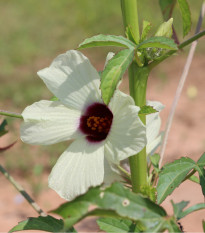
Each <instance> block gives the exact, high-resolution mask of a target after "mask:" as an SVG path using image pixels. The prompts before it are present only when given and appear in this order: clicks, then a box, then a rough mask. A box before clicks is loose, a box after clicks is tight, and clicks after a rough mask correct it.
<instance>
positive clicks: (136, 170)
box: [121, 0, 149, 193]
mask: <svg viewBox="0 0 205 233" xmlns="http://www.w3.org/2000/svg"><path fill="white" fill-rule="evenodd" d="M121 7H122V15H123V22H124V27H125V29H126V27H127V26H130V27H131V29H132V32H133V35H134V37H135V41H136V42H137V43H138V42H139V40H140V35H139V25H138V13H137V1H136V0H121ZM128 72H129V87H130V95H131V96H132V97H133V99H134V100H135V104H136V105H137V106H143V105H145V104H146V89H147V78H148V74H149V70H148V68H146V67H139V66H138V65H137V64H136V63H135V62H132V64H131V66H130V68H129V70H128ZM141 120H142V122H143V123H144V124H146V118H145V116H142V117H141ZM129 162H130V171H131V181H132V190H133V192H136V193H138V192H140V190H141V187H142V186H145V185H146V184H147V159H146V148H144V149H143V150H142V151H141V152H140V153H138V154H136V155H133V156H131V157H130V158H129Z"/></svg>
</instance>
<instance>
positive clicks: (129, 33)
mask: <svg viewBox="0 0 205 233" xmlns="http://www.w3.org/2000/svg"><path fill="white" fill-rule="evenodd" d="M125 34H126V36H127V38H128V39H129V40H131V41H132V42H133V43H135V44H138V43H137V40H136V39H135V37H134V33H133V31H132V28H131V27H130V26H128V27H126V30H125Z"/></svg>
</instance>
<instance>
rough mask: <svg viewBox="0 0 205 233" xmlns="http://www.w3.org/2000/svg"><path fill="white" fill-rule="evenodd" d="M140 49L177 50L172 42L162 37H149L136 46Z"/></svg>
mask: <svg viewBox="0 0 205 233" xmlns="http://www.w3.org/2000/svg"><path fill="white" fill-rule="evenodd" d="M142 48H162V49H169V50H177V49H178V48H177V45H176V44H175V43H174V40H172V39H170V38H167V37H163V36H155V37H150V38H149V39H147V40H144V41H143V42H141V43H140V44H139V45H137V49H142Z"/></svg>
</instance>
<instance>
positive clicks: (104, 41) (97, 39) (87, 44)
mask: <svg viewBox="0 0 205 233" xmlns="http://www.w3.org/2000/svg"><path fill="white" fill-rule="evenodd" d="M99 46H117V47H124V48H135V44H134V43H133V42H132V41H130V40H128V39H127V38H125V37H123V36H115V35H102V34H100V35H97V36H93V37H90V38H87V39H85V40H84V41H83V42H82V43H81V44H79V47H78V49H85V48H92V47H99Z"/></svg>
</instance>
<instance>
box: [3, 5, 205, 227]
mask: <svg viewBox="0 0 205 233" xmlns="http://www.w3.org/2000/svg"><path fill="white" fill-rule="evenodd" d="M188 2H189V4H190V9H191V12H192V22H193V24H192V31H191V32H190V33H189V35H188V36H187V37H186V38H182V20H181V17H180V12H179V9H178V7H176V9H175V11H174V14H173V17H174V26H175V29H176V31H177V34H178V36H179V39H180V41H181V42H182V41H183V40H185V39H187V38H189V37H190V36H192V35H193V34H194V31H195V27H196V23H197V19H198V15H199V10H200V7H201V4H202V1H201V0H197V1H193V0H192V1H191V0H189V1H188ZM139 17H140V20H139V22H140V25H142V20H148V21H150V22H151V24H152V30H151V33H150V36H151V35H154V33H155V31H156V29H157V28H158V27H159V25H160V24H161V23H162V22H163V18H162V14H161V12H160V8H159V6H158V0H152V1H150V0H143V1H140V0H139ZM0 22H1V23H0V34H1V35H0V100H1V101H0V109H4V110H8V111H13V112H18V113H21V112H22V111H23V109H24V108H25V107H26V106H27V105H30V104H32V103H33V102H35V101H39V100H41V99H50V98H51V97H52V94H51V93H50V92H49V91H48V90H47V88H46V86H45V85H44V84H43V82H42V81H41V80H40V79H39V78H38V76H37V74H36V73H37V71H38V70H40V69H42V68H45V67H47V66H49V65H50V63H51V61H52V60H53V59H54V58H55V57H56V56H57V55H59V54H60V53H64V52H65V51H67V50H69V49H75V48H77V46H78V44H79V43H81V42H82V41H83V40H84V39H85V38H87V37H91V36H93V35H96V34H100V33H101V34H115V35H123V33H124V30H123V25H122V17H121V8H120V1H119V0H112V1H110V0H44V1H42V0H18V1H15V0H1V1H0ZM204 26H205V23H203V27H202V28H204ZM109 51H114V52H115V51H117V50H116V49H114V48H93V49H87V50H84V51H83V53H84V54H86V55H87V56H88V57H89V58H90V60H91V63H92V64H93V65H94V66H95V67H96V69H97V70H102V68H103V66H104V60H105V57H106V54H107V53H108V52H109ZM187 51H188V48H186V49H184V51H180V52H179V53H178V55H176V56H174V57H172V58H170V59H168V60H166V61H165V62H164V63H162V64H161V65H160V66H158V67H157V68H155V69H154V70H153V71H152V73H151V76H150V79H149V83H148V99H152V100H159V101H161V102H162V103H163V104H165V105H166V108H165V110H164V112H163V113H162V119H163V122H162V129H163V128H164V126H165V121H166V119H167V116H168V113H169V110H170V106H171V103H172V100H173V97H174V94H175V90H176V87H177V85H178V80H179V78H180V74H181V72H182V70H183V66H184V63H185V60H186V55H187ZM204 52H205V44H204V39H203V38H202V39H201V40H200V41H199V45H198V47H197V51H196V55H195V57H194V61H193V64H192V67H191V70H190V74H189V77H188V81H187V83H186V86H185V89H184V91H183V95H182V98H181V100H180V103H179V106H178V109H177V113H176V116H175V121H174V124H173V127H172V131H171V134H170V139H169V142H168V147H167V152H166V161H172V160H173V159H174V158H178V157H181V156H186V155H188V156H190V157H191V156H192V157H193V159H194V160H196V159H197V158H198V157H199V156H200V155H201V154H202V153H203V152H204V150H205V136H204V135H203V133H201V132H203V129H205V126H204V124H203V120H204V113H205V111H204V109H203V106H204V101H205V94H204V87H203V85H204V84H205V81H204V65H205V61H204ZM121 89H122V90H123V91H125V92H127V93H128V82H127V78H126V77H125V78H124V81H123V83H122V85H121ZM3 119H4V118H3V117H1V116H0V123H1V122H2V121H3ZM6 119H7V121H8V130H9V134H7V135H5V136H4V137H1V138H0V147H3V146H6V145H8V144H9V143H12V142H13V141H15V140H18V141H17V143H16V144H15V145H14V146H13V147H12V148H11V149H10V150H7V151H6V152H3V153H1V154H0V162H1V164H2V165H3V166H4V167H5V168H6V169H8V171H9V172H11V173H12V175H13V176H15V177H17V178H18V179H19V180H20V181H21V182H23V183H25V186H26V187H27V188H28V189H29V190H30V192H31V194H32V195H33V196H34V197H36V198H37V200H38V198H40V194H41V196H43V195H45V196H46V195H47V193H46V192H48V187H47V176H48V174H49V172H50V170H51V168H52V167H53V165H54V164H55V162H56V160H57V158H58V157H59V155H60V154H61V153H62V152H63V151H64V150H65V149H66V148H67V146H68V143H60V144H58V145H57V146H56V145H53V146H45V147H43V146H30V145H26V144H23V143H22V142H21V141H20V139H19V127H20V122H21V120H18V119H11V118H6ZM0 182H1V183H2V184H4V187H7V186H8V189H7V188H4V190H5V191H4V192H5V193H3V192H2V194H1V195H3V196H1V195H0V210H1V209H2V211H3V212H2V213H1V215H0V230H2V231H7V230H9V229H10V228H9V226H13V225H14V224H16V223H17V221H19V220H23V219H24V218H25V217H26V216H27V215H28V213H27V212H25V206H27V204H25V203H23V200H22V199H21V198H20V197H19V196H18V194H16V192H15V190H13V188H12V187H11V188H10V185H8V182H7V181H6V180H5V178H4V177H2V176H1V175H0ZM1 187H2V186H1ZM9 190H10V191H9ZM49 192H50V191H49ZM8 193H11V197H9V196H8ZM12 195H14V196H12ZM16 195H17V196H16ZM52 195H55V194H51V196H52ZM55 197H56V198H58V197H57V196H55ZM4 198H5V199H4ZM2 199H3V200H4V201H3V202H1V201H2ZM58 201H61V202H62V200H59V199H58ZM42 202H43V201H42ZM44 202H45V200H44ZM51 202H52V201H47V202H46V203H47V204H45V203H43V205H44V207H45V208H46V209H47V210H48V209H49V208H51V207H56V205H57V204H56V205H55V206H52V204H51ZM5 203H6V204H5ZM8 203H10V204H11V209H10V212H9V208H8ZM19 203H20V204H22V203H23V204H22V209H21V207H20V204H19ZM57 203H58V202H57ZM14 204H16V205H17V204H18V208H20V209H19V210H18V211H17V210H16V212H15V210H14V209H15V207H12V206H13V205H14ZM24 205H25V206H24ZM5 206H6V209H4V207H5ZM26 208H27V207H26ZM28 208H29V207H28ZM5 211H6V212H5ZM12 211H14V213H12ZM26 211H27V210H26ZM20 212H21V213H20ZM31 213H33V212H31ZM8 216H9V217H10V221H9V223H6V222H5V221H6V219H8ZM12 216H13V219H14V220H13V221H14V222H12V220H11V219H12ZM4 218H5V219H4ZM196 218H197V217H196ZM1 221H2V222H1ZM1 223H2V224H3V223H4V224H5V225H6V226H4V228H2V229H1V226H2V227H3V225H2V224H1ZM9 224H10V225H9ZM6 227H7V228H6ZM192 231H193V230H192Z"/></svg>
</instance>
